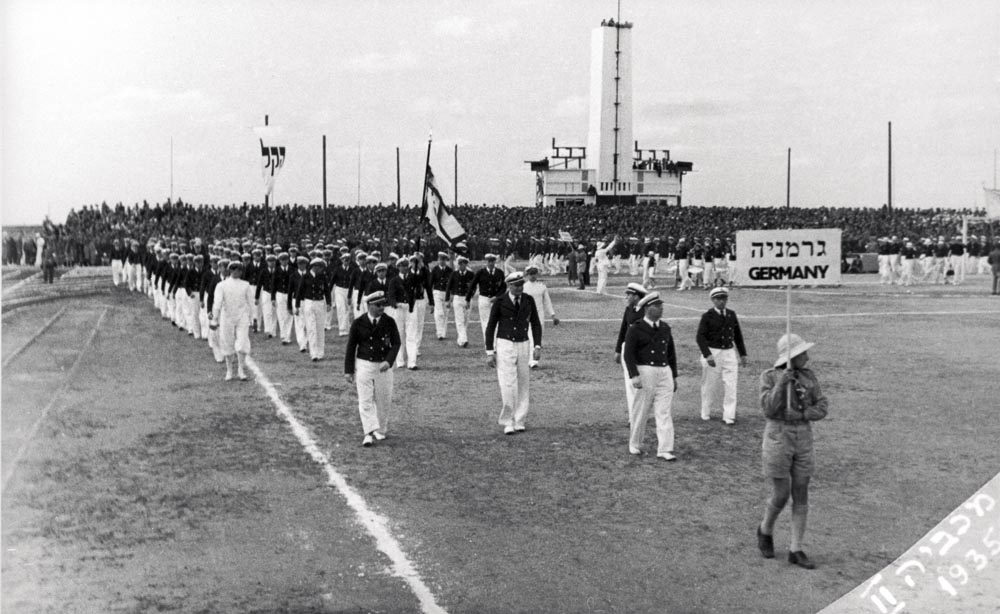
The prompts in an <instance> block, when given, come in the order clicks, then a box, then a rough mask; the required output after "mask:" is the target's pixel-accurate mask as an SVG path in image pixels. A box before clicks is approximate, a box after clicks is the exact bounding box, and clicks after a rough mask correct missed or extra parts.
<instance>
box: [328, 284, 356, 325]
mask: <svg viewBox="0 0 1000 614" xmlns="http://www.w3.org/2000/svg"><path fill="white" fill-rule="evenodd" d="M348 290H349V289H348V288H341V287H340V286H334V287H333V300H334V303H336V305H337V334H338V335H341V336H344V335H346V334H348V333H349V332H351V322H353V321H354V319H353V318H351V315H352V311H351V301H350V300H349V299H348V298H347V292H348Z"/></svg>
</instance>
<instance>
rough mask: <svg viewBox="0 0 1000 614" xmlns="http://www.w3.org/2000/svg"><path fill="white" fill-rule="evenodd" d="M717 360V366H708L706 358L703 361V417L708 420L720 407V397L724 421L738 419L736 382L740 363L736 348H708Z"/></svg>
mask: <svg viewBox="0 0 1000 614" xmlns="http://www.w3.org/2000/svg"><path fill="white" fill-rule="evenodd" d="M708 349H709V351H711V352H712V358H714V359H715V366H714V367H710V366H708V361H707V360H705V358H704V357H702V359H701V417H702V418H708V417H710V416H711V413H712V410H713V409H715V408H717V407H718V406H719V396H720V394H721V396H722V419H723V420H735V419H736V380H737V377H738V375H739V368H740V362H739V358H738V357H737V354H736V348H729V349H728V350H720V349H718V348H708Z"/></svg>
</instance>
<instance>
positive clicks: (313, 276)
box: [295, 258, 333, 362]
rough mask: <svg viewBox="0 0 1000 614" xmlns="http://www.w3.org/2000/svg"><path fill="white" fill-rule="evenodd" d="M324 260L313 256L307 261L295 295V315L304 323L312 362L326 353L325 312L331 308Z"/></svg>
mask: <svg viewBox="0 0 1000 614" xmlns="http://www.w3.org/2000/svg"><path fill="white" fill-rule="evenodd" d="M324 268H326V262H325V261H324V260H323V259H322V258H313V259H312V262H310V263H309V272H308V273H306V274H305V275H303V276H302V280H301V282H300V283H299V291H298V294H296V295H295V316H296V317H301V318H302V319H303V321H304V324H305V329H306V339H308V342H307V345H308V347H309V355H310V357H311V358H312V361H313V362H316V361H319V360H322V359H323V356H324V355H325V354H326V334H325V333H326V330H325V329H324V328H323V324H324V322H325V321H326V320H325V318H326V312H327V311H328V310H329V309H332V308H333V305H332V299H331V298H330V286H329V283H328V280H327V278H326V275H324V274H323V269H324Z"/></svg>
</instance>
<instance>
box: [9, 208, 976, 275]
mask: <svg viewBox="0 0 1000 614" xmlns="http://www.w3.org/2000/svg"><path fill="white" fill-rule="evenodd" d="M452 213H453V214H454V215H455V217H456V218H457V219H458V220H459V222H460V223H461V224H462V226H463V227H464V229H465V231H466V235H467V238H466V244H467V246H468V255H469V256H470V257H471V258H473V259H479V258H482V256H483V255H484V254H485V253H486V252H490V251H494V252H499V253H501V254H503V255H506V254H509V253H514V254H515V256H517V257H519V258H527V257H528V256H529V255H530V254H531V253H534V252H538V251H543V252H566V251H569V250H570V249H571V248H572V247H575V245H571V244H570V241H569V240H567V239H568V238H569V237H571V238H572V243H573V244H578V243H587V244H592V243H593V242H596V241H598V240H607V239H608V238H610V237H613V236H616V235H617V236H621V237H626V238H632V237H634V238H636V239H637V241H636V240H633V241H632V242H631V243H632V244H633V245H635V244H639V245H642V246H644V248H646V249H649V248H650V246H652V249H654V250H657V251H661V252H663V253H665V252H664V250H665V249H666V248H667V240H668V237H670V238H672V239H673V241H674V242H676V240H677V239H679V238H680V237H687V239H688V241H689V242H690V241H691V240H693V239H697V240H699V241H703V240H705V239H716V238H719V239H722V240H723V241H724V242H730V241H732V239H733V237H734V235H735V233H736V231H738V230H750V229H775V228H831V227H832V228H840V229H841V230H842V231H843V245H842V251H843V253H849V252H866V251H872V250H873V245H874V240H875V239H876V238H877V237H882V236H890V235H896V236H901V237H902V236H905V237H911V238H913V239H918V238H924V237H932V238H935V239H936V237H938V236H940V235H945V236H947V237H949V239H950V238H951V237H952V236H954V235H956V234H959V233H960V232H961V225H962V217H963V216H969V215H972V216H976V215H983V214H982V213H981V212H975V211H972V210H956V209H919V210H918V209H894V210H891V211H890V210H889V209H887V208H885V207H881V208H868V209H864V208H846V207H839V208H833V207H819V208H798V207H792V208H784V207H780V208H766V207H690V206H683V207H664V206H658V205H619V206H604V205H601V206H598V205H582V206H581V205H566V206H560V207H544V208H543V207H508V206H503V205H486V204H483V205H469V204H465V205H461V206H458V207H454V208H452ZM307 236H308V237H310V238H312V239H314V240H315V239H318V238H322V239H324V240H325V241H326V242H338V243H344V242H346V243H347V244H348V245H349V246H351V247H354V246H363V247H366V248H367V249H373V248H380V249H382V250H383V253H389V252H391V251H401V252H409V251H412V247H413V246H414V245H420V246H421V247H420V248H421V249H422V250H426V251H427V252H428V253H431V254H433V253H435V252H436V251H437V250H438V249H441V248H443V247H444V244H443V242H441V241H440V239H437V238H436V237H435V236H434V233H433V231H432V229H431V228H430V225H429V224H428V223H427V222H426V221H425V220H423V219H422V217H421V215H420V206H419V205H415V206H414V205H404V206H397V205H395V204H391V205H387V206H382V205H381V203H380V204H378V205H368V206H360V207H353V206H352V207H336V206H331V207H329V208H328V209H327V211H326V213H325V214H324V210H323V208H322V207H320V206H306V205H281V206H278V207H271V208H269V209H268V210H267V211H266V212H265V209H264V207H263V206H262V205H258V204H248V203H243V204H242V205H235V204H234V205H226V206H217V205H191V204H187V203H184V202H182V201H177V202H173V203H172V202H169V201H168V202H166V203H163V204H149V203H146V202H144V203H142V204H141V205H138V204H137V205H133V206H131V207H126V206H124V205H122V204H120V203H119V204H117V205H115V206H109V205H107V204H100V205H86V206H83V207H81V208H80V209H79V210H73V211H71V212H70V213H69V215H68V216H67V218H66V221H65V222H64V223H62V224H53V223H52V222H50V221H49V220H47V219H46V223H45V225H44V228H43V237H44V239H45V245H46V249H48V250H52V253H53V255H54V257H55V259H56V260H57V261H58V263H59V264H61V265H99V264H102V263H106V262H107V254H108V253H109V252H110V251H111V246H112V241H113V240H114V239H119V240H122V241H123V240H125V239H127V238H128V239H135V240H138V241H140V242H141V243H142V244H143V245H145V243H146V241H147V240H148V239H149V238H150V237H156V238H165V239H184V240H191V239H194V238H195V237H200V238H202V239H203V240H207V241H212V240H215V239H224V238H230V237H245V238H251V239H256V240H260V241H265V240H266V242H267V243H268V244H272V243H281V244H283V245H286V244H288V243H290V242H298V241H301V240H302V239H303V237H307ZM4 239H5V240H4V252H5V253H4V261H5V262H20V260H21V254H22V251H23V250H25V249H30V246H29V244H33V242H32V241H29V240H28V239H29V237H16V236H9V237H8V236H5V237H4Z"/></svg>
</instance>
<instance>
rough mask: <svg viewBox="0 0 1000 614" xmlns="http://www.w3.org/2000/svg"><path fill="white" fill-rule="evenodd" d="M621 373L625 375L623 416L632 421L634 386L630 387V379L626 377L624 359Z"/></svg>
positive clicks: (626, 371)
mask: <svg viewBox="0 0 1000 614" xmlns="http://www.w3.org/2000/svg"><path fill="white" fill-rule="evenodd" d="M621 362H622V373H623V374H624V375H625V415H626V416H629V421H631V420H632V418H631V416H632V405H634V404H635V393H636V390H635V386H633V385H632V378H631V377H629V376H628V366H627V365H626V364H625V358H624V357H623V358H622V361H621Z"/></svg>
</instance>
